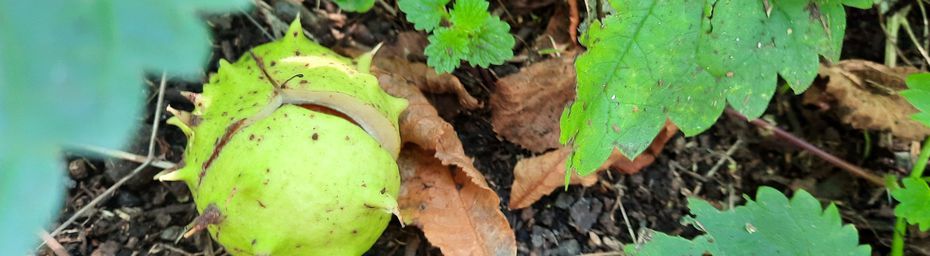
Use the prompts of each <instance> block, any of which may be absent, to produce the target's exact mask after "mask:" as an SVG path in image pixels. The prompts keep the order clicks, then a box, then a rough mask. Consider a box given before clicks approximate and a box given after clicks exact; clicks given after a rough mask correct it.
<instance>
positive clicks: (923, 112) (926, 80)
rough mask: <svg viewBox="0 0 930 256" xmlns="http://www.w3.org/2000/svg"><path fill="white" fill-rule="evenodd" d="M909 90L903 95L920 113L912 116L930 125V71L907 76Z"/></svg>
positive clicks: (903, 92) (902, 93)
mask: <svg viewBox="0 0 930 256" xmlns="http://www.w3.org/2000/svg"><path fill="white" fill-rule="evenodd" d="M906 82H907V87H908V89H907V90H904V91H901V96H902V97H904V98H905V99H906V100H907V101H908V102H910V103H911V105H913V106H914V107H915V108H917V110H920V113H917V114H914V115H912V116H911V118H913V119H914V120H917V121H918V122H920V123H922V124H924V125H926V126H930V113H928V111H930V73H918V74H913V75H910V76H908V77H907V80H906Z"/></svg>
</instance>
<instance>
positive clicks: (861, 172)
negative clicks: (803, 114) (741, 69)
mask: <svg viewBox="0 0 930 256" xmlns="http://www.w3.org/2000/svg"><path fill="white" fill-rule="evenodd" d="M726 112H727V114H729V115H730V116H732V117H736V118H738V119H741V120H748V119H747V118H746V116H744V115H743V114H740V113H739V112H736V111H735V110H733V109H731V108H727V109H726ZM749 123H751V124H753V125H755V126H758V127H760V128H762V129H766V130H769V131H772V132H773V133H774V134H775V136H778V137H780V138H782V139H784V140H785V141H787V142H788V143H790V144H793V145H795V146H797V147H799V148H801V149H804V150H806V151H808V152H810V153H811V154H813V155H815V156H817V157H820V159H823V160H824V161H827V162H828V163H831V164H833V165H834V166H836V167H839V168H840V169H843V170H844V171H846V172H849V174H852V175H854V176H857V177H860V178H863V179H865V180H866V181H868V182H870V183H872V184H874V185H877V186H879V187H884V186H885V180H884V179H882V177H879V176H878V175H875V174H872V173H870V172H869V171H866V170H865V169H862V168H861V167H859V166H855V165H853V164H850V163H849V162H846V161H844V160H843V159H840V158H838V157H836V156H834V155H832V154H830V153H827V152H825V151H823V150H822V149H820V148H818V147H817V146H814V145H811V144H810V143H809V142H807V141H805V140H804V139H801V138H798V137H795V136H794V135H793V134H791V133H788V132H786V131H784V130H782V129H781V128H778V127H776V126H774V125H772V124H770V123H768V122H766V121H765V120H762V119H756V120H752V121H749Z"/></svg>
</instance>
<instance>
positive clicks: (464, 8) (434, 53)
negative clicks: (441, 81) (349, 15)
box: [333, 0, 515, 73]
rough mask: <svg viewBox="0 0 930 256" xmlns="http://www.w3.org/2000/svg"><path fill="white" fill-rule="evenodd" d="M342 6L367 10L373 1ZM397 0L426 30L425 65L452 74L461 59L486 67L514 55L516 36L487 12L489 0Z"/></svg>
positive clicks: (349, 0) (347, 1) (344, 1)
mask: <svg viewBox="0 0 930 256" xmlns="http://www.w3.org/2000/svg"><path fill="white" fill-rule="evenodd" d="M333 2H335V3H336V4H338V5H339V7H340V8H342V9H343V10H346V11H352V12H366V11H368V10H369V9H371V7H372V6H374V2H375V1H374V0H334V1H333ZM449 2H451V0H398V1H397V5H398V6H399V7H400V10H401V11H403V12H404V14H406V15H407V20H408V21H410V22H411V23H413V26H414V28H416V29H418V30H423V31H426V32H427V33H430V35H429V38H428V39H429V45H428V46H426V49H424V54H426V57H427V60H426V64H428V65H429V66H430V67H432V68H433V69H435V70H436V72H438V73H449V72H452V71H453V70H455V69H456V68H458V67H459V65H460V64H461V63H462V61H466V62H468V63H470V64H472V65H475V66H479V67H482V68H487V67H489V66H490V65H500V64H502V63H504V61H507V60H509V59H511V58H513V46H514V43H515V41H514V38H513V35H511V34H510V25H508V24H507V22H504V21H502V20H501V19H500V18H499V17H497V16H494V15H491V13H489V12H488V2H487V1H486V0H456V1H455V3H454V4H453V5H452V10H451V11H450V10H449V9H448V8H446V6H447V5H449Z"/></svg>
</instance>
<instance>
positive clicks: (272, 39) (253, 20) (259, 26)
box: [239, 8, 274, 41]
mask: <svg viewBox="0 0 930 256" xmlns="http://www.w3.org/2000/svg"><path fill="white" fill-rule="evenodd" d="M239 12H241V13H242V14H243V15H245V17H246V18H248V20H249V21H250V22H252V25H255V27H256V28H258V30H261V31H262V34H265V37H266V38H268V40H271V41H274V36H272V35H271V33H268V30H265V28H264V27H262V25H260V24H258V21H256V20H255V19H253V18H252V15H249V13H247V12H245V10H243V9H242V8H239Z"/></svg>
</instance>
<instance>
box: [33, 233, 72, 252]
mask: <svg viewBox="0 0 930 256" xmlns="http://www.w3.org/2000/svg"><path fill="white" fill-rule="evenodd" d="M39 237H41V238H42V241H43V242H45V243H47V244H48V248H50V249H52V252H53V253H55V256H70V255H71V254H69V253H68V251H66V250H65V247H63V246H61V244H60V243H58V241H57V240H55V238H54V237H52V235H49V234H48V231H45V230H44V229H43V230H39Z"/></svg>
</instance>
